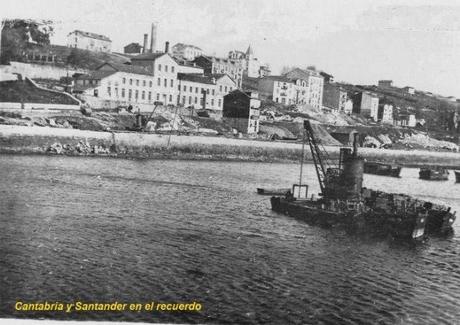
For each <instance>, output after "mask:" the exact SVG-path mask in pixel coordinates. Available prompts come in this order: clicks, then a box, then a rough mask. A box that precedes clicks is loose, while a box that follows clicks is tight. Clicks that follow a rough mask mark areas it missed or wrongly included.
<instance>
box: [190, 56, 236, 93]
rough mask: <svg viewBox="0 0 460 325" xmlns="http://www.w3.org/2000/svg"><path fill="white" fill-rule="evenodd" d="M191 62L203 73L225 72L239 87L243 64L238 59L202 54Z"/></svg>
mask: <svg viewBox="0 0 460 325" xmlns="http://www.w3.org/2000/svg"><path fill="white" fill-rule="evenodd" d="M193 62H194V63H195V64H196V65H197V66H199V67H201V68H203V70H204V73H205V74H227V75H228V76H229V77H230V78H232V79H233V81H234V82H235V84H236V86H237V87H238V88H241V85H242V83H243V69H244V66H243V65H242V64H241V62H240V61H238V60H233V59H224V58H217V57H214V56H204V55H202V56H199V57H197V58H195V60H194V61H193Z"/></svg>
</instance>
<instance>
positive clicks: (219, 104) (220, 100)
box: [217, 99, 222, 107]
mask: <svg viewBox="0 0 460 325" xmlns="http://www.w3.org/2000/svg"><path fill="white" fill-rule="evenodd" d="M221 105H222V99H219V101H218V102H217V106H219V107H220V106H221Z"/></svg>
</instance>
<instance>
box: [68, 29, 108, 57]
mask: <svg viewBox="0 0 460 325" xmlns="http://www.w3.org/2000/svg"><path fill="white" fill-rule="evenodd" d="M67 46H68V47H72V48H78V49H83V50H89V51H94V52H110V51H111V47H112V41H111V40H110V38H108V37H107V36H104V35H100V34H95V33H89V32H84V31H81V30H74V31H73V32H71V33H69V34H68V35H67Z"/></svg>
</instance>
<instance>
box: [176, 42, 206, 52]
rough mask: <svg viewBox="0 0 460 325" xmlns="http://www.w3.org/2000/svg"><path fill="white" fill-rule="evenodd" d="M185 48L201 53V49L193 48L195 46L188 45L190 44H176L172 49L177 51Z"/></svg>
mask: <svg viewBox="0 0 460 325" xmlns="http://www.w3.org/2000/svg"><path fill="white" fill-rule="evenodd" d="M186 47H190V48H192V49H194V50H198V51H203V50H202V49H200V48H199V47H198V46H195V45H190V44H184V43H177V44H175V45H174V46H173V47H172V48H173V49H178V50H182V49H184V48H186Z"/></svg>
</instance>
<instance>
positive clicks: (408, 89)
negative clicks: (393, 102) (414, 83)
mask: <svg viewBox="0 0 460 325" xmlns="http://www.w3.org/2000/svg"><path fill="white" fill-rule="evenodd" d="M403 91H404V92H405V93H406V94H409V95H415V88H414V87H409V86H406V87H404V88H403Z"/></svg>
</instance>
